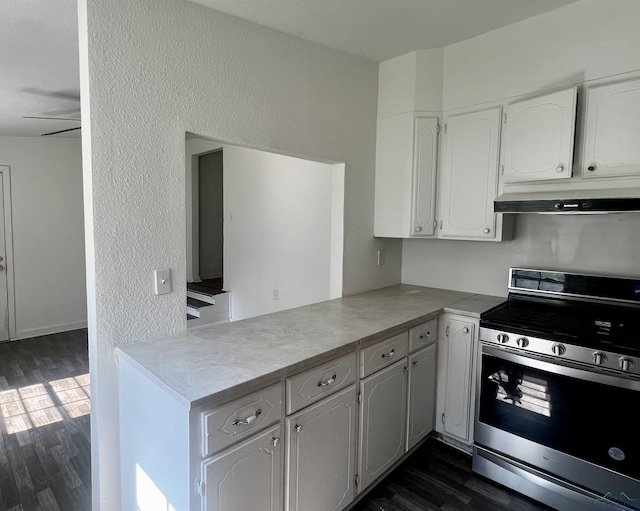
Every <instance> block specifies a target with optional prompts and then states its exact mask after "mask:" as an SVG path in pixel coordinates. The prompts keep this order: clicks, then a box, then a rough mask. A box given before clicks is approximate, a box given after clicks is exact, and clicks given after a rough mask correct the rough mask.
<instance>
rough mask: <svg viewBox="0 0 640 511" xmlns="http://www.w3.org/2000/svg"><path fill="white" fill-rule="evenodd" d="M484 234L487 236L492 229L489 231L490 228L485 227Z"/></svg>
mask: <svg viewBox="0 0 640 511" xmlns="http://www.w3.org/2000/svg"><path fill="white" fill-rule="evenodd" d="M482 232H483V233H485V234H489V233H490V232H491V229H489V228H488V227H485V228H484V229H482Z"/></svg>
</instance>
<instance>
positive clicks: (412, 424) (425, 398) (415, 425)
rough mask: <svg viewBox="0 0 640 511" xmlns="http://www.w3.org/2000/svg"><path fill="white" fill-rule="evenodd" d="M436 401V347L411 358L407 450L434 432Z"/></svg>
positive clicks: (428, 348) (423, 350)
mask: <svg viewBox="0 0 640 511" xmlns="http://www.w3.org/2000/svg"><path fill="white" fill-rule="evenodd" d="M435 400H436V345H435V344H432V345H431V346H429V347H427V348H424V349H422V350H420V351H418V352H416V353H414V354H413V355H411V356H409V397H408V400H407V402H408V410H407V412H408V413H407V450H409V449H411V448H412V447H413V446H414V445H416V444H417V443H418V442H419V441H420V440H422V439H423V438H424V437H425V436H427V435H428V434H429V433H431V432H432V431H433V423H434V412H435Z"/></svg>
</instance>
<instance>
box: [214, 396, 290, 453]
mask: <svg viewBox="0 0 640 511" xmlns="http://www.w3.org/2000/svg"><path fill="white" fill-rule="evenodd" d="M281 415H282V388H281V386H280V384H276V385H272V386H271V387H267V388H266V389H263V390H260V391H258V392H254V393H253V394H249V395H248V396H245V397H242V398H240V399H236V400H235V401H232V402H230V403H228V404H226V405H222V406H221V407H219V408H216V409H215V410H208V411H204V412H202V456H203V457H206V456H209V455H211V454H214V453H216V452H218V451H220V450H222V449H224V448H225V447H228V446H230V445H232V444H234V443H236V442H238V441H240V440H242V439H243V438H246V437H248V436H250V435H253V434H254V433H257V432H258V431H260V430H262V429H264V428H266V427H268V426H271V425H272V424H275V423H276V422H278V421H279V420H280V416H281Z"/></svg>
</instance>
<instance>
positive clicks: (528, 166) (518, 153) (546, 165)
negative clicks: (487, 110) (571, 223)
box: [504, 87, 577, 183]
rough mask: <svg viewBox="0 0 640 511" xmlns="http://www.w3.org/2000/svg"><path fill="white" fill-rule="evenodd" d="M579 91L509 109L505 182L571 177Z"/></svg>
mask: <svg viewBox="0 0 640 511" xmlns="http://www.w3.org/2000/svg"><path fill="white" fill-rule="evenodd" d="M576 101H577V89H576V88H575V87H573V88H571V89H567V90H563V91H560V92H554V93H552V94H547V95H545V96H540V97H537V98H533V99H529V100H526V101H521V102H518V103H513V104H511V105H509V106H508V107H507V116H506V132H507V134H506V137H505V145H506V148H505V159H504V182H505V183H514V182H525V181H541V180H547V179H566V178H570V177H571V171H572V169H571V166H572V164H573V140H574V134H575V118H576Z"/></svg>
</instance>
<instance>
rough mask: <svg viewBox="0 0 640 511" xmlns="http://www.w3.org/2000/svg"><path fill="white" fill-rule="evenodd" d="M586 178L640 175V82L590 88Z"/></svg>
mask: <svg viewBox="0 0 640 511" xmlns="http://www.w3.org/2000/svg"><path fill="white" fill-rule="evenodd" d="M585 123H586V124H585V137H584V153H583V160H582V164H583V169H582V177H584V178H595V177H613V176H628V175H633V174H635V175H638V174H640V143H639V141H640V79H637V80H631V81H626V82H620V83H615V84H610V85H601V86H594V87H591V88H589V89H588V92H587V104H586V119H585Z"/></svg>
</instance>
